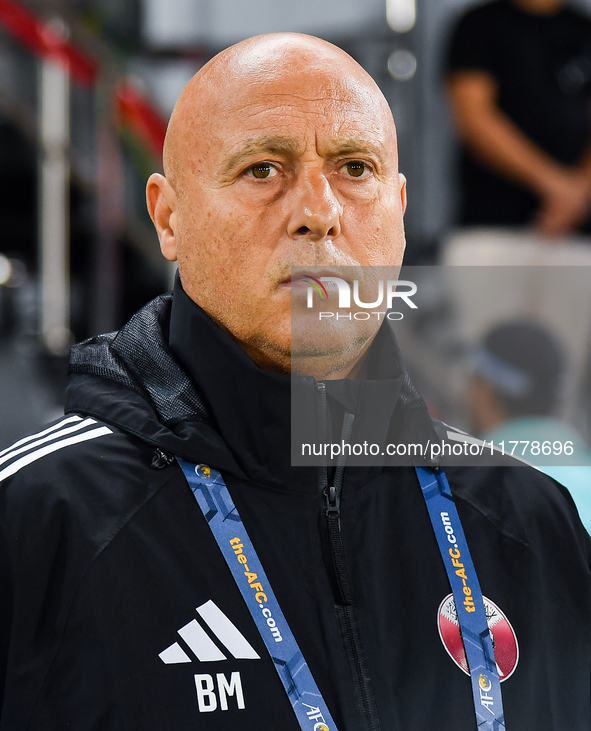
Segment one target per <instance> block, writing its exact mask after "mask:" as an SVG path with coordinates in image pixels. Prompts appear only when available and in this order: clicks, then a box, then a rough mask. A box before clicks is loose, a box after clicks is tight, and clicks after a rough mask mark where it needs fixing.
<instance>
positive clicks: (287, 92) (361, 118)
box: [210, 70, 396, 162]
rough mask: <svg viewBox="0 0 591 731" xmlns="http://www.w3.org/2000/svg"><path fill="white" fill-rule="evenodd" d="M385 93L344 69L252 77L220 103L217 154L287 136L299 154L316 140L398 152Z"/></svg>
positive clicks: (323, 146) (328, 145) (324, 150)
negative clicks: (247, 143)
mask: <svg viewBox="0 0 591 731" xmlns="http://www.w3.org/2000/svg"><path fill="white" fill-rule="evenodd" d="M380 96H381V95H380V94H379V93H376V90H374V89H373V88H372V87H371V86H369V85H368V84H366V83H364V82H363V81H360V80H359V79H357V78H355V77H354V76H352V75H347V74H342V73H341V74H336V73H330V74H327V73H326V72H320V71H318V70H315V71H314V72H313V73H309V72H307V71H306V72H304V73H292V74H285V73H284V74H282V75H281V76H279V75H274V76H271V77H270V78H260V77H259V78H256V79H251V81H250V83H248V84H242V85H237V87H236V88H235V89H234V93H232V94H228V95H227V97H226V98H224V99H223V100H220V103H218V104H217V105H216V108H215V120H212V124H211V126H210V132H211V133H212V135H213V138H214V140H212V142H214V144H213V145H212V147H211V148H210V149H211V151H212V152H214V153H215V154H216V156H217V155H218V154H220V153H222V151H228V152H231V151H233V150H234V149H235V148H236V149H242V148H243V147H244V145H245V143H246V141H247V140H256V139H263V138H265V139H271V138H273V139H276V140H280V139H283V140H285V148H286V149H284V150H283V151H284V152H286V153H287V152H290V153H293V155H297V154H302V153H303V151H304V149H305V148H306V147H309V146H310V144H311V143H313V144H314V146H315V147H316V149H317V151H318V152H320V153H321V154H330V153H331V151H332V149H333V148H334V147H336V146H338V147H341V148H342V147H343V146H346V145H349V147H350V148H351V150H350V151H351V152H352V153H354V152H355V151H356V149H355V148H356V147H357V148H359V149H358V150H357V151H363V150H362V148H363V147H364V146H368V145H369V146H374V147H376V148H380V149H382V150H383V154H384V155H386V154H387V151H388V150H390V152H391V154H392V155H393V156H394V157H395V155H396V136H395V128H394V123H393V120H392V115H391V112H390V109H389V107H388V106H387V103H386V102H385V100H384V99H383V97H382V98H381V99H380ZM288 148H289V149H288ZM393 162H394V160H393Z"/></svg>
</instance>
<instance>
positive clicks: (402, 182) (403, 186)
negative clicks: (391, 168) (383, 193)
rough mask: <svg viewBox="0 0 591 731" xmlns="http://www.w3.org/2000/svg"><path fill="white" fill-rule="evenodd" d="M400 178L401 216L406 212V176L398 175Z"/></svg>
mask: <svg viewBox="0 0 591 731" xmlns="http://www.w3.org/2000/svg"><path fill="white" fill-rule="evenodd" d="M398 177H399V178H400V200H401V202H402V214H403V215H404V212H405V211H406V176H405V175H403V174H402V173H398Z"/></svg>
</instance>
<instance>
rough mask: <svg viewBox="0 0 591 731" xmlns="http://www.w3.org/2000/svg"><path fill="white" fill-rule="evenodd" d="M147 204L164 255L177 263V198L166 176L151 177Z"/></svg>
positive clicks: (147, 191) (156, 174) (154, 175)
mask: <svg viewBox="0 0 591 731" xmlns="http://www.w3.org/2000/svg"><path fill="white" fill-rule="evenodd" d="M146 203H147V205H148V212H149V214H150V218H151V219H152V223H153V224H154V226H155V228H156V232H157V233H158V239H159V240H160V250H161V251H162V255H163V256H164V258H165V259H168V261H176V259H177V241H176V231H175V229H176V223H177V221H176V210H177V198H176V193H175V192H174V189H173V187H172V185H171V184H170V183H169V182H168V180H167V179H166V178H165V177H164V175H160V173H154V174H153V175H150V178H149V179H148V184H147V186H146Z"/></svg>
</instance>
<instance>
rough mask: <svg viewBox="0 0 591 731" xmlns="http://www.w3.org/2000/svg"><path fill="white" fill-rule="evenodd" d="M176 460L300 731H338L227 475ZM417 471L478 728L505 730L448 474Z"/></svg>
mask: <svg viewBox="0 0 591 731" xmlns="http://www.w3.org/2000/svg"><path fill="white" fill-rule="evenodd" d="M177 461H178V463H179V465H180V466H181V468H182V470H183V473H184V475H185V478H186V479H187V482H188V483H189V487H190V488H191V491H192V492H193V495H194V496H195V499H196V500H197V503H198V505H199V507H200V508H201V511H202V512H203V515H204V516H205V519H206V520H207V523H208V525H209V527H210V528H211V531H212V533H213V535H214V538H215V539H216V541H217V544H218V546H219V547H220V550H221V552H222V554H223V556H224V558H225V560H226V563H227V564H228V568H229V569H230V571H231V572H232V576H233V577H234V580H235V581H236V584H237V585H238V589H239V590H240V593H241V594H242V597H243V599H244V601H245V603H246V606H247V607H248V609H249V611H250V613H251V615H252V618H253V619H254V622H255V624H256V626H257V629H258V630H259V632H260V635H261V637H262V639H263V642H264V643H265V646H266V647H267V650H268V651H269V654H270V656H271V659H272V660H273V663H274V665H275V669H276V670H277V674H278V675H279V678H280V679H281V682H282V683H283V687H284V688H285V692H286V693H287V696H288V698H289V700H290V701H291V705H292V708H293V711H294V713H295V715H296V718H297V720H298V722H299V724H300V728H301V729H305V730H307V731H337V727H336V724H335V722H334V721H333V719H332V717H331V715H330V711H329V710H328V706H327V705H326V703H325V701H324V699H323V698H322V695H321V693H320V690H319V689H318V686H317V685H316V682H315V680H314V678H313V677H312V673H311V671H310V668H309V667H308V664H307V663H306V661H305V659H304V656H303V655H302V652H301V650H300V648H299V646H298V644H297V642H296V639H295V637H294V636H293V633H292V631H291V629H290V627H289V625H288V624H287V620H286V619H285V617H284V615H283V612H282V611H281V608H280V606H279V603H278V602H277V599H276V597H275V594H274V592H273V589H272V588H271V584H270V582H269V579H268V578H267V575H266V573H265V570H264V569H263V566H262V564H261V562H260V560H259V557H258V555H257V553H256V551H255V549H254V546H253V545H252V542H251V540H250V538H249V536H248V533H247V532H246V528H245V527H244V524H243V523H242V519H241V518H240V515H239V514H238V511H237V509H236V506H235V505H234V501H233V500H232V498H231V496H230V493H229V491H228V488H227V486H226V483H225V482H224V480H223V478H222V476H221V475H220V473H219V472H217V471H216V470H214V469H213V468H211V467H208V466H206V465H195V464H192V463H191V462H186V461H184V460H182V459H179V458H177ZM416 472H417V476H418V478H419V482H420V484H421V489H422V492H423V496H424V498H425V502H426V504H427V510H428V511H429V516H430V518H431V523H432V525H433V530H434V531H435V536H436V538H437V543H438V545H439V550H440V552H441V556H442V558H443V562H444V564H445V568H446V571H447V575H448V578H449V581H450V584H451V587H452V591H453V595H454V599H455V602H456V607H457V614H458V620H459V623H460V630H461V632H462V638H463V642H464V648H465V651H466V658H467V660H468V666H469V668H470V677H471V680H472V693H473V696H474V707H475V711H476V719H477V725H478V729H479V730H482V731H503V730H504V729H505V722H504V718H503V705H502V700H501V686H500V681H499V675H498V671H497V667H496V662H495V657H494V652H493V647H492V641H491V638H490V632H489V629H488V624H487V621H486V615H485V612H484V604H483V601H482V592H481V591H480V585H479V583H478V578H477V577H476V571H475V569H474V564H473V563H472V559H471V557H470V552H469V550H468V544H467V543H466V538H465V536H464V531H463V529H462V524H461V523H460V518H459V516H458V512H457V510H456V506H455V503H454V500H453V496H452V493H451V490H450V488H449V484H448V482H447V479H446V477H445V474H444V473H443V471H442V470H439V471H438V472H434V471H433V470H431V469H427V468H423V467H417V468H416Z"/></svg>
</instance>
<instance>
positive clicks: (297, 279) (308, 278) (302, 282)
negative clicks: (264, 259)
mask: <svg viewBox="0 0 591 731" xmlns="http://www.w3.org/2000/svg"><path fill="white" fill-rule="evenodd" d="M322 277H337V278H338V279H345V280H348V279H349V277H348V276H343V273H342V272H339V271H334V270H331V269H321V270H320V271H317V270H314V273H311V272H298V273H297V274H296V275H295V276H293V277H292V275H291V274H289V275H288V276H287V277H285V279H283V280H282V281H281V282H280V283H279V286H280V287H291V288H292V289H293V288H298V289H300V288H301V289H303V288H306V287H310V286H312V283H313V282H314V283H316V284H317V286H319V287H321V288H323V289H324V288H326V286H327V285H328V286H330V283H329V282H322Z"/></svg>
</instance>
